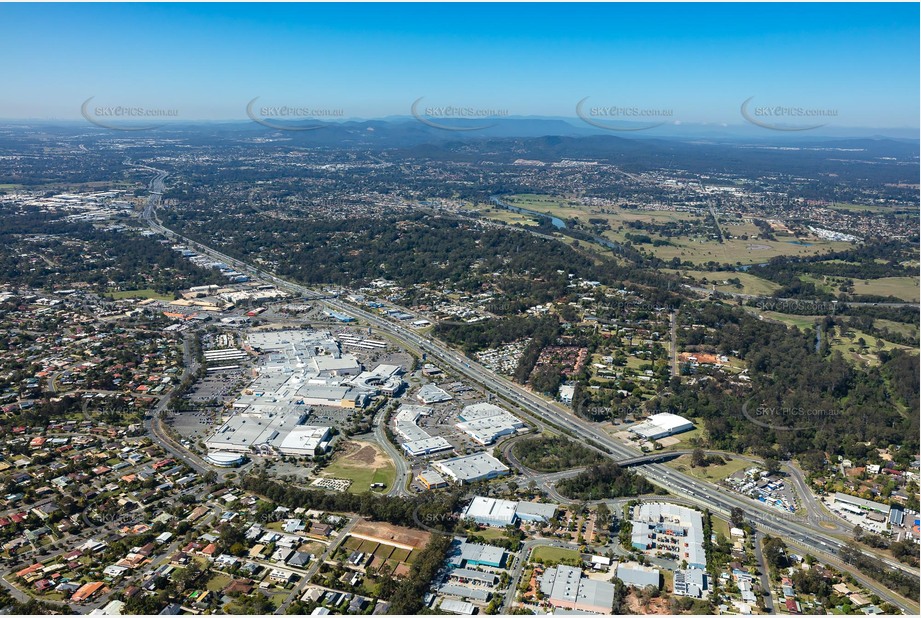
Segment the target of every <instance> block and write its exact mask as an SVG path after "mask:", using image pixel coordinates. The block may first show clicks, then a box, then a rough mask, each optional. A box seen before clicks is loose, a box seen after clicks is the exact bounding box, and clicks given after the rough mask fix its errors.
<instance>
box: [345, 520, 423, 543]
mask: <svg viewBox="0 0 921 618" xmlns="http://www.w3.org/2000/svg"><path fill="white" fill-rule="evenodd" d="M352 532H353V533H355V534H362V535H365V536H369V537H373V538H375V539H380V540H381V541H382V542H387V541H395V542H397V543H402V544H404V545H412V546H413V547H415V548H417V549H419V548H422V547H424V546H425V544H426V543H428V542H429V538H430V537H431V536H432V535H431V534H430V533H428V532H424V531H422V530H412V529H410V528H402V527H400V526H394V525H392V524H386V523H383V522H379V521H374V522H371V521H367V520H361V521H360V522H358V523H357V524H355V527H354V528H352Z"/></svg>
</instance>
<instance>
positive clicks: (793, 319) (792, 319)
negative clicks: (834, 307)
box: [745, 307, 823, 330]
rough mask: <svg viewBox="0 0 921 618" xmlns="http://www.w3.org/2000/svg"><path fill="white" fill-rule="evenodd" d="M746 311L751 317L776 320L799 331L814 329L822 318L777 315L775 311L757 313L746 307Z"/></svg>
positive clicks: (816, 316)
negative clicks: (756, 316) (760, 316)
mask: <svg viewBox="0 0 921 618" xmlns="http://www.w3.org/2000/svg"><path fill="white" fill-rule="evenodd" d="M745 310H746V311H748V312H749V313H751V314H753V315H762V316H764V318H765V319H766V320H767V319H769V320H776V321H777V322H782V323H784V324H786V325H787V326H795V327H797V328H799V329H801V330H804V329H807V328H815V322H816V320H821V319H822V317H823V316H819V315H793V314H790V313H779V312H777V311H758V310H757V309H755V308H754V307H746V308H745Z"/></svg>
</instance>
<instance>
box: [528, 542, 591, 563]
mask: <svg viewBox="0 0 921 618" xmlns="http://www.w3.org/2000/svg"><path fill="white" fill-rule="evenodd" d="M537 559H540V560H543V562H544V564H550V563H556V562H560V561H561V560H581V559H582V556H581V554H579V552H577V551H576V550H574V549H566V548H563V547H548V546H546V545H541V546H540V547H535V548H534V551H533V552H532V553H531V560H537Z"/></svg>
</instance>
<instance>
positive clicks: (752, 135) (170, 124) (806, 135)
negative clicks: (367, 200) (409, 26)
mask: <svg viewBox="0 0 921 618" xmlns="http://www.w3.org/2000/svg"><path fill="white" fill-rule="evenodd" d="M425 120H428V121H429V124H426V123H424V122H422V121H420V120H418V119H416V118H414V117H412V116H390V117H386V118H381V119H374V120H363V119H349V120H343V121H334V122H327V121H316V120H305V121H302V122H290V123H288V122H283V121H275V120H269V124H272V125H275V126H278V127H289V128H292V129H298V128H305V127H309V128H311V129H312V128H314V127H322V128H320V129H316V130H307V131H303V130H301V131H282V130H279V131H278V133H281V134H283V133H287V132H290V133H300V134H306V135H309V136H310V137H311V139H310V140H309V141H315V142H316V143H318V144H323V145H332V144H334V143H336V142H339V143H340V144H341V143H342V141H343V140H344V141H345V142H346V143H350V144H358V143H362V144H367V145H371V144H384V143H387V144H388V145H391V146H398V147H399V146H409V145H412V144H421V143H431V142H432V141H433V138H434V141H435V142H442V141H467V140H472V139H480V138H496V137H522V138H524V137H545V136H560V137H587V136H598V135H608V136H613V137H625V138H630V139H655V138H670V139H680V140H699V139H705V140H716V141H732V142H738V141H751V142H781V143H798V144H802V143H807V142H810V141H813V140H819V141H821V140H828V139H843V138H869V139H893V140H908V141H912V142H915V143H917V142H918V141H919V129H917V128H914V129H912V128H890V129H869V128H853V127H836V126H834V125H828V126H823V127H819V128H816V129H812V130H808V131H774V130H770V129H765V128H763V127H758V126H755V125H752V124H748V123H746V122H745V121H744V120H740V121H739V123H738V124H732V125H727V124H716V123H714V124H691V123H680V124H676V123H667V124H663V125H661V126H656V127H654V128H647V127H649V126H650V125H648V124H644V123H635V122H627V121H624V122H620V121H612V122H602V123H601V124H605V125H608V126H610V127H612V128H611V129H610V130H607V129H602V128H598V127H596V126H592V125H590V124H588V123H586V122H584V121H583V120H581V119H580V118H562V117H515V116H511V117H503V118H487V119H483V120H450V119H448V120H434V119H428V118H426V119H425ZM148 124H149V123H148ZM74 125H76V126H80V125H82V126H85V127H87V128H92V127H93V125H91V124H90V123H88V122H85V121H82V120H80V121H74V120H68V121H48V120H35V121H15V120H10V121H6V122H2V121H0V127H3V126H6V127H14V126H19V127H22V126H32V127H36V128H38V127H42V128H44V129H47V128H48V127H50V126H59V127H62V128H63V127H68V126H70V127H72V126H74ZM432 125H437V126H432ZM127 126H130V125H127ZM439 127H446V128H439ZM191 128H195V129H198V130H205V131H206V132H207V131H208V130H209V129H210V130H211V131H214V132H215V133H216V134H225V135H229V134H234V133H236V134H238V135H242V134H260V135H266V134H269V133H271V132H272V128H271V127H267V126H263V125H261V124H258V123H256V122H253V121H251V120H231V121H181V120H170V121H166V122H164V123H163V124H162V125H160V129H159V130H189V129H191ZM147 133H148V132H146V131H143V132H141V131H139V132H137V134H139V135H146V134H147Z"/></svg>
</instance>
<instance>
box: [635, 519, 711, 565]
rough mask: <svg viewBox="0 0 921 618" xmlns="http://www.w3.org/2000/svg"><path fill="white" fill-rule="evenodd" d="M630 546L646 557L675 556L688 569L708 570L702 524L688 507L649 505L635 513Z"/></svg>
mask: <svg viewBox="0 0 921 618" xmlns="http://www.w3.org/2000/svg"><path fill="white" fill-rule="evenodd" d="M632 521H633V532H632V534H631V543H632V545H633V547H634V548H635V549H638V550H640V551H642V552H643V553H647V554H653V555H658V554H663V553H664V554H674V555H676V556H678V561H679V562H680V561H682V560H686V561H687V564H688V566H689V567H692V568H694V567H696V568H699V569H705V568H706V566H707V557H706V555H705V553H704V546H703V539H704V531H703V520H702V519H701V516H700V513H699V512H698V511H695V510H694V509H691V508H688V507H686V506H678V505H675V504H665V503H646V504H641V505H639V506H636V507H634V509H633V519H632Z"/></svg>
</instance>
